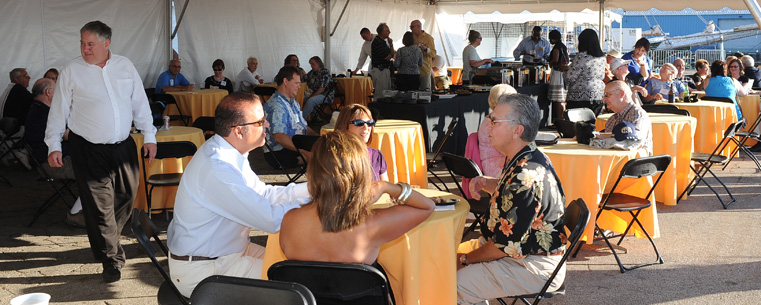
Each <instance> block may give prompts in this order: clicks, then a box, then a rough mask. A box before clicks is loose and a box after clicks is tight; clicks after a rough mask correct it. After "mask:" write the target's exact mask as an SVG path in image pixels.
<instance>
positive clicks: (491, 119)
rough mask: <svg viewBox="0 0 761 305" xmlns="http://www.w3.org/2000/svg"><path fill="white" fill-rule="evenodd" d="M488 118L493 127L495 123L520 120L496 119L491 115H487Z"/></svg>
mask: <svg viewBox="0 0 761 305" xmlns="http://www.w3.org/2000/svg"><path fill="white" fill-rule="evenodd" d="M486 118H488V119H489V121H491V126H492V127H494V125H497V123H502V122H518V120H495V119H494V118H493V117H492V116H491V115H487V116H486Z"/></svg>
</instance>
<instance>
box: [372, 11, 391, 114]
mask: <svg viewBox="0 0 761 305" xmlns="http://www.w3.org/2000/svg"><path fill="white" fill-rule="evenodd" d="M375 30H376V31H377V32H378V35H376V36H375V38H373V42H372V44H371V52H370V66H371V70H370V76H371V77H372V79H373V88H375V93H374V94H373V101H377V100H378V99H379V98H381V97H382V94H383V90H388V89H393V85H392V84H391V69H392V67H393V65H394V63H393V62H392V60H393V58H394V57H395V56H396V51H394V41H393V39H391V37H389V35H390V34H391V30H390V29H389V28H388V25H387V24H385V23H381V24H379V25H378V27H377V28H376V29H375Z"/></svg>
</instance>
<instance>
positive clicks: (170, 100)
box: [152, 93, 191, 126]
mask: <svg viewBox="0 0 761 305" xmlns="http://www.w3.org/2000/svg"><path fill="white" fill-rule="evenodd" d="M152 100H153V101H154V102H158V101H160V102H163V103H164V105H166V106H167V107H169V105H172V104H174V106H175V107H176V108H177V113H178V114H179V115H170V116H169V118H170V120H172V121H177V120H180V121H182V124H183V125H184V126H188V124H189V123H190V120H191V117H190V116H188V115H183V114H182V109H180V105H179V104H177V100H176V99H175V98H174V96H173V95H171V94H166V93H154V94H153V98H152Z"/></svg>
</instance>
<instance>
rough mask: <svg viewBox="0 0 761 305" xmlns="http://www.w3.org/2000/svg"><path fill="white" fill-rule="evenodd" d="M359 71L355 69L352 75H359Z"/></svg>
mask: <svg viewBox="0 0 761 305" xmlns="http://www.w3.org/2000/svg"><path fill="white" fill-rule="evenodd" d="M357 71H359V69H355V70H354V71H351V75H357ZM347 76H348V75H347Z"/></svg>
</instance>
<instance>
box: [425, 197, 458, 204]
mask: <svg viewBox="0 0 761 305" xmlns="http://www.w3.org/2000/svg"><path fill="white" fill-rule="evenodd" d="M431 200H433V202H434V203H435V204H436V205H453V204H455V203H457V202H458V201H460V199H457V198H445V197H432V198H431Z"/></svg>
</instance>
